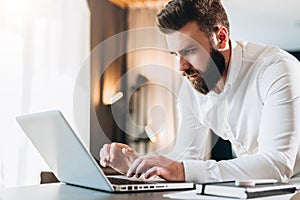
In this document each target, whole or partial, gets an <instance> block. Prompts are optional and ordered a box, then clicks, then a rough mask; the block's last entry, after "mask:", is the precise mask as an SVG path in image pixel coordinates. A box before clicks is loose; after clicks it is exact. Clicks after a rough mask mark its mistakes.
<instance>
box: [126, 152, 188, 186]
mask: <svg viewBox="0 0 300 200" xmlns="http://www.w3.org/2000/svg"><path fill="white" fill-rule="evenodd" d="M143 173H144V174H145V178H150V177H152V176H154V175H157V176H159V177H161V178H163V179H165V180H168V181H185V175H184V167H183V163H181V162H176V161H173V160H170V159H168V158H166V157H164V156H160V155H147V156H143V157H139V158H137V159H136V160H135V161H134V162H133V163H132V165H131V167H130V168H129V170H128V172H127V176H129V177H133V176H136V177H140V176H141V174H143Z"/></svg>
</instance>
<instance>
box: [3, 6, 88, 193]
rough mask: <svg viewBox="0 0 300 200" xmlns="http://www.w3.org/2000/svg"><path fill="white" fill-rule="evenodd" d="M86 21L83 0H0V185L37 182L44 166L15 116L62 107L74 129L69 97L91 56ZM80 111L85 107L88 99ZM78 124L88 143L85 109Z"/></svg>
mask: <svg viewBox="0 0 300 200" xmlns="http://www.w3.org/2000/svg"><path fill="white" fill-rule="evenodd" d="M89 24H90V23H89V9H88V5H87V2H86V0H63V1H61V0H0V94H1V98H0V99H1V100H0V124H1V125H0V127H1V129H0V130H1V132H0V184H1V187H10V186H22V185H30V184H37V183H39V174H40V171H42V170H48V167H47V165H46V164H45V163H44V162H43V160H42V159H41V157H40V156H39V154H38V153H37V151H36V150H35V148H34V147H33V146H32V144H31V143H30V142H29V140H28V139H27V138H26V136H25V134H24V133H23V132H22V131H21V129H20V128H19V126H18V125H17V123H16V121H15V117H16V116H17V115H21V114H27V113H32V112H38V111H42V110H50V109H60V110H62V112H63V113H64V114H65V116H66V118H67V119H68V120H69V121H70V122H71V125H73V127H74V128H75V129H76V128H77V127H78V125H77V124H75V122H74V116H73V115H74V110H73V98H74V97H73V96H74V87H75V85H76V82H77V78H78V74H79V73H80V72H81V69H82V65H86V62H85V59H86V58H87V56H88V54H89V48H90V45H89V41H90V39H89V30H90V28H89ZM81 76H82V75H81ZM84 76H85V78H86V79H85V80H86V81H88V74H85V75H84ZM88 90H89V88H86V95H88V92H89V91H88ZM82 109H83V110H86V111H87V110H88V109H89V101H88V100H87V102H86V105H82ZM82 124H83V128H82V130H86V132H85V135H84V134H82V135H81V138H82V139H83V140H84V142H85V143H86V144H88V139H89V138H88V137H89V136H88V133H89V132H88V131H89V125H88V124H89V114H88V113H86V115H85V116H83V121H82ZM41 131H42V130H41Z"/></svg>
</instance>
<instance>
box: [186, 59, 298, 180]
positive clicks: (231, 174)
mask: <svg viewBox="0 0 300 200" xmlns="http://www.w3.org/2000/svg"><path fill="white" fill-rule="evenodd" d="M262 69H263V70H261V72H260V73H259V75H258V79H257V81H258V84H257V85H258V89H257V91H258V92H259V95H260V97H261V101H262V104H263V110H262V116H261V121H260V124H259V136H258V139H257V141H258V152H257V153H255V154H252V155H247V156H244V157H240V158H236V159H232V160H228V161H220V162H216V161H213V160H207V161H202V160H185V161H183V163H184V168H185V177H186V180H187V181H195V182H212V181H225V180H237V179H258V178H275V179H277V180H279V181H283V182H286V181H288V179H289V178H290V177H291V176H292V175H293V168H294V165H295V161H296V157H297V152H298V149H299V142H300V137H299V135H300V66H299V62H297V61H295V60H293V59H286V60H281V61H277V62H275V63H273V64H269V65H268V66H266V67H264V68H262Z"/></svg>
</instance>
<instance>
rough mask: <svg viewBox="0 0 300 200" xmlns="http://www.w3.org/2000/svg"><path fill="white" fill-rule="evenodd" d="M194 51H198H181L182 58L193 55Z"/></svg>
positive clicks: (194, 49) (193, 49)
mask: <svg viewBox="0 0 300 200" xmlns="http://www.w3.org/2000/svg"><path fill="white" fill-rule="evenodd" d="M194 51H196V48H191V49H185V50H182V51H181V55H182V56H187V55H189V54H191V53H193V52H194Z"/></svg>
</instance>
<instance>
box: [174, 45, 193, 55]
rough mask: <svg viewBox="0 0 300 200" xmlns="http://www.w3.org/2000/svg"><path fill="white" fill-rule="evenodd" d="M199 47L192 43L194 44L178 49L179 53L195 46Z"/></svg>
mask: <svg viewBox="0 0 300 200" xmlns="http://www.w3.org/2000/svg"><path fill="white" fill-rule="evenodd" d="M195 47H197V46H196V45H194V44H192V45H189V46H187V47H185V48H183V49H181V50H179V51H178V53H179V54H182V53H183V52H184V51H186V50H187V49H191V48H195Z"/></svg>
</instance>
